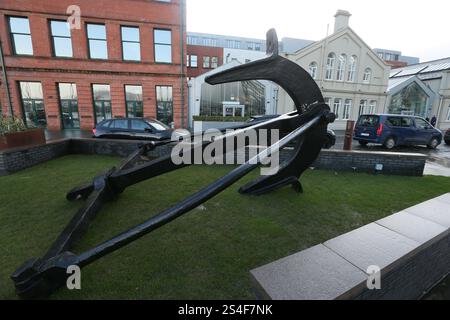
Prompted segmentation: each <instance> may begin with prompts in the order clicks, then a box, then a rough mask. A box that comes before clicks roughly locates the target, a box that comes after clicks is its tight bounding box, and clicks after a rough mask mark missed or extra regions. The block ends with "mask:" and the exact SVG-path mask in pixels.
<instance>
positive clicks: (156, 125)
mask: <svg viewBox="0 0 450 320" xmlns="http://www.w3.org/2000/svg"><path fill="white" fill-rule="evenodd" d="M146 122H147V123H148V124H150V125H151V126H152V127H153V128H155V129H156V130H158V131H164V130H169V129H170V127H169V126H167V125H165V124H164V123H162V122H159V121H157V120H151V121H146Z"/></svg>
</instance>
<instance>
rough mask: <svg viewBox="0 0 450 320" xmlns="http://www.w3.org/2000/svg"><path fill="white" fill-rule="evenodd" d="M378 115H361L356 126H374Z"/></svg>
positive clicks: (376, 123)
mask: <svg viewBox="0 0 450 320" xmlns="http://www.w3.org/2000/svg"><path fill="white" fill-rule="evenodd" d="M379 118H380V117H379V116H361V117H360V118H359V120H358V126H361V127H376V126H377V125H378V121H379Z"/></svg>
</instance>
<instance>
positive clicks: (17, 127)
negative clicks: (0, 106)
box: [0, 115, 28, 136]
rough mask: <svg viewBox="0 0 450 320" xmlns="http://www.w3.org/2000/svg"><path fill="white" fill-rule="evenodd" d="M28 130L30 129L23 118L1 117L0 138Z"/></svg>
mask: <svg viewBox="0 0 450 320" xmlns="http://www.w3.org/2000/svg"><path fill="white" fill-rule="evenodd" d="M26 130H28V128H27V126H26V125H25V123H24V122H23V120H22V119H21V118H18V117H14V116H12V117H7V116H3V115H0V136H4V135H5V134H8V133H14V132H20V131H26Z"/></svg>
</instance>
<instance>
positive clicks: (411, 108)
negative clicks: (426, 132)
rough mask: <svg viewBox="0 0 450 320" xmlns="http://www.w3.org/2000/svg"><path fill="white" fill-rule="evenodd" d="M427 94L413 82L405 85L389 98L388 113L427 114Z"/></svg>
mask: <svg viewBox="0 0 450 320" xmlns="http://www.w3.org/2000/svg"><path fill="white" fill-rule="evenodd" d="M428 99H429V97H428V95H427V94H426V93H425V92H424V91H423V90H422V88H421V87H420V86H419V85H418V84H417V83H415V82H413V83H411V84H410V85H409V86H407V87H405V88H404V89H403V90H401V91H400V92H398V93H396V94H394V95H393V96H392V98H391V104H390V106H389V113H392V114H406V115H415V116H419V117H424V118H425V117H426V116H427V111H428V110H427V105H428Z"/></svg>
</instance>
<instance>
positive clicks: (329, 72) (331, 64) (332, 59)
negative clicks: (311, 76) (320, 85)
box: [325, 52, 336, 80]
mask: <svg viewBox="0 0 450 320" xmlns="http://www.w3.org/2000/svg"><path fill="white" fill-rule="evenodd" d="M335 62H336V55H335V54H334V53H333V52H331V53H330V54H329V55H328V58H327V73H326V75H325V79H326V80H333V72H334V64H335Z"/></svg>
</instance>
